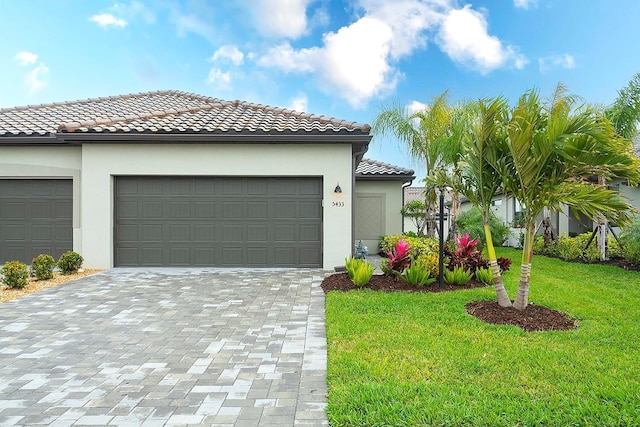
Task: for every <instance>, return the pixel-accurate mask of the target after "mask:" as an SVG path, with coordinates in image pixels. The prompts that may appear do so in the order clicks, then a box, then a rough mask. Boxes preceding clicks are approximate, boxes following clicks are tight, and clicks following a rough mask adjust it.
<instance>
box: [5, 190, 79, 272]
mask: <svg viewBox="0 0 640 427" xmlns="http://www.w3.org/2000/svg"><path fill="white" fill-rule="evenodd" d="M72 216H73V183H72V180H70V179H0V264H2V263H4V262H6V261H10V260H18V261H22V262H25V263H31V260H32V259H33V258H34V257H35V256H37V255H39V254H49V255H52V256H53V257H54V258H56V259H57V258H58V257H59V256H60V255H61V254H62V253H63V252H66V251H68V250H71V249H72V247H73V222H72Z"/></svg>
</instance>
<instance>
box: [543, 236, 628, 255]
mask: <svg viewBox="0 0 640 427" xmlns="http://www.w3.org/2000/svg"><path fill="white" fill-rule="evenodd" d="M592 234H593V232H588V233H582V234H578V235H577V236H574V237H568V236H565V235H561V236H558V238H557V239H556V241H555V242H552V243H551V244H550V245H548V246H546V247H545V246H544V238H543V237H542V236H538V237H536V240H535V241H534V244H533V252H534V253H536V254H540V255H546V256H550V257H556V258H560V259H562V260H565V261H575V260H581V261H586V262H595V261H598V260H599V259H600V250H599V249H598V243H597V241H596V238H594V239H593V241H592V242H591V244H590V245H589V248H588V249H587V250H585V247H586V246H587V243H588V242H589V239H590V238H591V235H592ZM607 246H608V248H609V256H610V257H613V258H620V257H622V256H623V254H622V250H621V249H620V245H619V244H618V242H617V241H616V239H615V237H613V236H612V235H611V234H609V235H607Z"/></svg>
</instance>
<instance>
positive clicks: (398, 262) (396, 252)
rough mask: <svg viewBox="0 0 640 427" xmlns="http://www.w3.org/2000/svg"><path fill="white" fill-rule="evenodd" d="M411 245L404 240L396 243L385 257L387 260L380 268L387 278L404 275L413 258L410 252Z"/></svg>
mask: <svg viewBox="0 0 640 427" xmlns="http://www.w3.org/2000/svg"><path fill="white" fill-rule="evenodd" d="M409 247H410V246H409V243H407V242H406V241H405V240H404V239H400V240H398V241H397V242H396V244H395V246H394V247H393V249H392V250H390V251H389V252H387V253H386V254H385V255H386V257H387V259H386V260H383V262H382V265H381V266H380V268H381V269H382V271H383V272H384V274H386V275H387V276H390V275H392V274H402V272H403V271H404V270H405V269H406V268H407V267H409V265H410V264H411V256H410V252H409Z"/></svg>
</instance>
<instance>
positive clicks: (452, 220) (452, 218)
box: [447, 191, 460, 240]
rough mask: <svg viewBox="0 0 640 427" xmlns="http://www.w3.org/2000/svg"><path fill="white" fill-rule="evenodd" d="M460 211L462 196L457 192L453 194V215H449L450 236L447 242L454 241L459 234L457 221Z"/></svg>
mask: <svg viewBox="0 0 640 427" xmlns="http://www.w3.org/2000/svg"><path fill="white" fill-rule="evenodd" d="M459 211H460V194H458V192H457V191H454V192H452V193H451V214H450V215H449V234H448V235H447V240H453V239H454V238H455V236H456V233H457V232H458V226H457V225H456V221H457V219H458V212H459Z"/></svg>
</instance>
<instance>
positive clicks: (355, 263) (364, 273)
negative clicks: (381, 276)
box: [344, 258, 375, 288]
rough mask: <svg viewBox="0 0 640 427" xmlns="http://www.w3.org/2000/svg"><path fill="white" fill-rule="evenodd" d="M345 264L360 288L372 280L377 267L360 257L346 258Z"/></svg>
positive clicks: (354, 282) (351, 277)
mask: <svg viewBox="0 0 640 427" xmlns="http://www.w3.org/2000/svg"><path fill="white" fill-rule="evenodd" d="M344 265H345V267H346V269H347V274H348V275H349V278H350V279H351V281H352V282H353V284H354V285H356V286H357V287H359V288H362V287H363V286H365V285H366V284H367V283H369V281H370V280H371V276H373V271H374V270H375V267H374V266H373V264H372V263H370V262H368V261H366V260H364V259H358V258H346V259H345V260H344Z"/></svg>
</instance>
